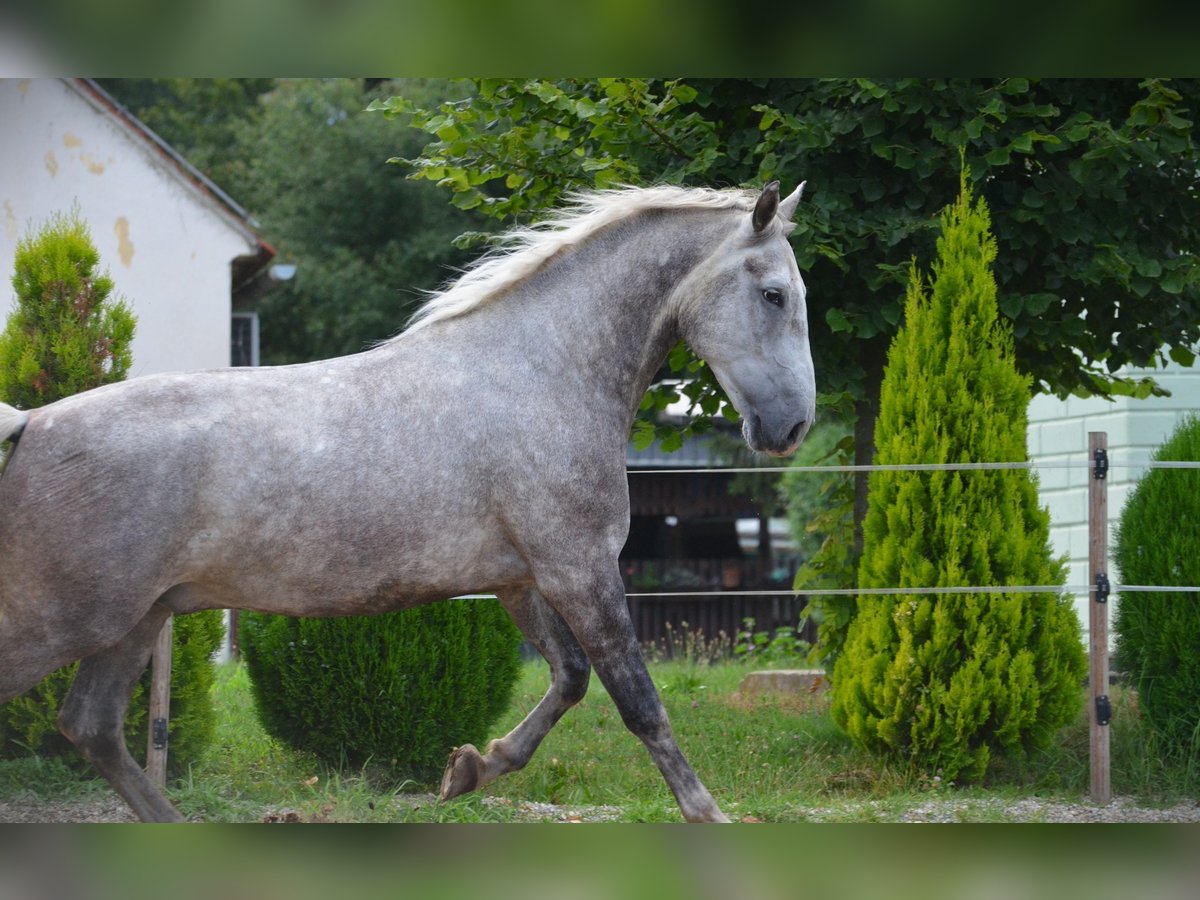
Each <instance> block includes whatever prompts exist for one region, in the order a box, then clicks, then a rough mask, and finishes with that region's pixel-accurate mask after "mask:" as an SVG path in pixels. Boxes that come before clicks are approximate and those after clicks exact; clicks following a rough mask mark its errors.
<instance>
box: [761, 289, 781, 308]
mask: <svg viewBox="0 0 1200 900" xmlns="http://www.w3.org/2000/svg"><path fill="white" fill-rule="evenodd" d="M762 295H763V299H764V300H766V301H767V302H768V303H770V304H771V305H772V306H783V291H780V290H777V289H775V288H767V289H766V290H764V291H763V292H762Z"/></svg>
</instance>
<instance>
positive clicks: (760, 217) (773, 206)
mask: <svg viewBox="0 0 1200 900" xmlns="http://www.w3.org/2000/svg"><path fill="white" fill-rule="evenodd" d="M777 209H779V182H778V181H772V182H771V183H770V184H768V185H767V186H766V187H765V188H763V189H762V193H761V194H759V196H758V202H757V203H756V204H754V216H753V222H754V230H755V231H762V230H763V229H764V228H766V227H767V226H768V225H770V224H771V222H772V220H773V219H774V218H775V211H776V210H777Z"/></svg>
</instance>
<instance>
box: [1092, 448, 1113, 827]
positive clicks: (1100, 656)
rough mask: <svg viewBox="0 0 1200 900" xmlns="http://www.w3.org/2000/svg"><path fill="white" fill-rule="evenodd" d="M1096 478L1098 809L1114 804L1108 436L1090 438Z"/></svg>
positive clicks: (1094, 726) (1094, 710)
mask: <svg viewBox="0 0 1200 900" xmlns="http://www.w3.org/2000/svg"><path fill="white" fill-rule="evenodd" d="M1088 455H1089V457H1090V458H1091V460H1092V477H1091V479H1090V480H1089V483H1088V484H1089V486H1088V569H1089V572H1090V575H1091V591H1090V592H1089V603H1088V637H1089V641H1088V643H1089V647H1088V661H1089V665H1088V685H1089V690H1090V693H1091V696H1090V697H1089V702H1088V722H1089V729H1088V762H1089V771H1090V772H1091V796H1092V802H1094V803H1101V804H1103V803H1108V802H1109V801H1110V800H1112V777H1111V769H1110V763H1109V745H1108V737H1109V728H1108V723H1109V721H1110V719H1111V717H1112V707H1111V704H1110V703H1109V700H1108V594H1109V579H1108V433H1107V432H1104V431H1092V432H1088Z"/></svg>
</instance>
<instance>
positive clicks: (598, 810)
mask: <svg viewBox="0 0 1200 900" xmlns="http://www.w3.org/2000/svg"><path fill="white" fill-rule="evenodd" d="M435 801H436V798H435V797H434V795H433V794H428V795H422V794H415V795H408V796H406V797H405V798H404V800H403V801H399V802H405V803H408V804H409V805H423V804H425V803H433V802H435ZM484 803H485V804H487V805H490V806H506V807H513V808H515V810H516V816H515V818H516V820H517V821H520V822H568V823H574V822H615V821H618V820H619V819H620V817H621V811H620V809H619V808H618V807H615V806H556V805H554V804H552V803H536V802H532V801H513V800H508V799H506V798H502V797H487V798H485V799H484ZM795 813H796V814H795V820H796V821H808V822H823V821H835V820H836V821H842V822H844V821H848V820H853V821H862V822H873V821H877V822H963V821H981V820H982V821H1010V822H1200V803H1197V802H1195V801H1192V802H1189V803H1181V804H1178V805H1176V806H1171V807H1165V808H1154V807H1145V806H1139V805H1137V804H1136V803H1135V802H1134V801H1133V800H1131V799H1129V798H1126V797H1118V798H1116V799H1115V800H1114V801H1113V802H1112V803H1110V804H1108V805H1107V806H1093V805H1091V804H1087V803H1064V802H1061V801H1049V800H1039V799H1035V798H1027V799H1024V800H1017V801H1015V802H1009V801H1003V800H963V799H957V798H952V797H948V798H939V799H936V800H929V801H927V802H924V803H920V804H918V805H916V806H913V807H910V808H908V809H907V810H898V809H896V807H895V805H894V804H884V803H879V802H863V803H861V804H857V805H855V804H846V805H842V806H837V807H811V808H799V809H797V810H796V811H795ZM134 821H136V819H135V817H134V815H133V813H132V812H130V811H129V808H128V807H126V806H125V804H124V803H123V802H122V801H121V800H120V799H119V798H118V797H116V796H115V795H114V796H111V797H103V798H100V799H94V800H88V801H79V802H58V801H50V802H47V801H35V800H0V822H134ZM262 821H264V822H301V821H303V820H302V819H301V817H300V816H299V815H297V814H296V813H295V812H294V811H291V810H266V811H264V813H263V818H262ZM743 821H746V822H756V821H758V820H757V819H754V818H753V817H752V816H747V817H745V818H744V819H743Z"/></svg>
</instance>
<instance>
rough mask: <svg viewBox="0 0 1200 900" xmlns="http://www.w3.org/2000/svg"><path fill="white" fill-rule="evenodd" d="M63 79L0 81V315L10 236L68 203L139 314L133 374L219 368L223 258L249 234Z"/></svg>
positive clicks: (226, 282)
mask: <svg viewBox="0 0 1200 900" xmlns="http://www.w3.org/2000/svg"><path fill="white" fill-rule="evenodd" d="M172 166H173V164H172V163H171V162H170V161H169V160H167V159H165V158H164V157H163V156H162V155H161V154H160V153H159V152H158V151H157V150H156V149H154V148H153V147H152V146H150V145H149V144H148V143H147V142H146V141H145V140H143V139H140V138H138V137H135V136H134V135H132V134H131V133H130V132H129V131H128V130H127V128H126V126H125V125H123V124H122V123H121V122H120V121H118V120H116V119H114V118H113V117H112V116H111V115H109V114H108V113H107V112H105V111H104V110H103V109H102V108H101V107H99V106H98V105H96V104H95V103H94V102H93V101H92V100H91V99H90V97H89V96H88V95H87V94H86V92H83V91H81V90H79V89H78V88H77V87H76V86H74V85H72V84H71V83H69V82H68V81H66V80H63V79H55V78H35V79H3V80H0V274H3V276H4V278H3V282H2V283H0V320H2V319H3V318H4V317H7V315H8V312H9V311H10V309H11V307H12V305H13V303H14V299H15V298H14V297H13V294H12V289H11V282H10V279H11V275H12V270H13V258H14V254H15V251H16V244H17V241H18V239H20V238H22V237H24V236H25V235H26V234H27V232H28V230H29V228H30V226H31V225H33V226H34V227H37V226H40V225H41V223H43V222H45V221H46V219H47V218H48V217H49V216H50V215H51V214H53V213H55V212H67V211H69V210H70V209H71V208H72V206H76V207H77V208H78V210H79V212H80V214H81V216H82V218H83V220H84V221H85V222H86V223H87V224H88V226H89V227H90V230H91V235H92V240H93V242H94V243H95V245H96V248H97V250H98V251H99V252H100V257H101V267H102V268H105V269H107V270H108V273H109V275H110V276H111V278H112V279H113V281H114V282H115V285H116V288H115V292H116V293H118V294H120V295H122V296H124V297H125V298H126V299H127V300H128V301H129V303H130V305H131V306H132V308H133V311H134V314H135V315H136V316H137V334H136V337H135V338H134V342H133V367H132V370H131V373H130V374H131V376H134V377H136V376H138V375H147V374H151V373H154V372H166V371H183V370H193V369H206V368H214V367H218V366H227V365H229V359H230V314H231V308H230V303H231V301H230V291H231V284H230V278H231V268H230V264H231V262H232V260H233V259H234V258H235V257H238V256H246V255H251V254H253V253H254V252H255V250H256V246H255V243H254V238H253V235H252V234H251V233H250V232H249V231H248V229H245V228H244V227H241V228H239V227H238V225H237V223H234V222H233V221H232V217H230V216H228V215H226V214H223V213H222V211H221V210H220V209H219V208H218V204H216V203H215V202H213V201H212V200H211V199H210V198H208V197H207V196H205V195H204V194H203V193H202V192H201V191H200V190H199V189H198V188H196V187H195V186H194V185H192V184H190V183H189V182H188V181H187V180H186V179H185V178H183V177H181V176H180V174H179V173H178V172H177V171H173V169H172Z"/></svg>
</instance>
